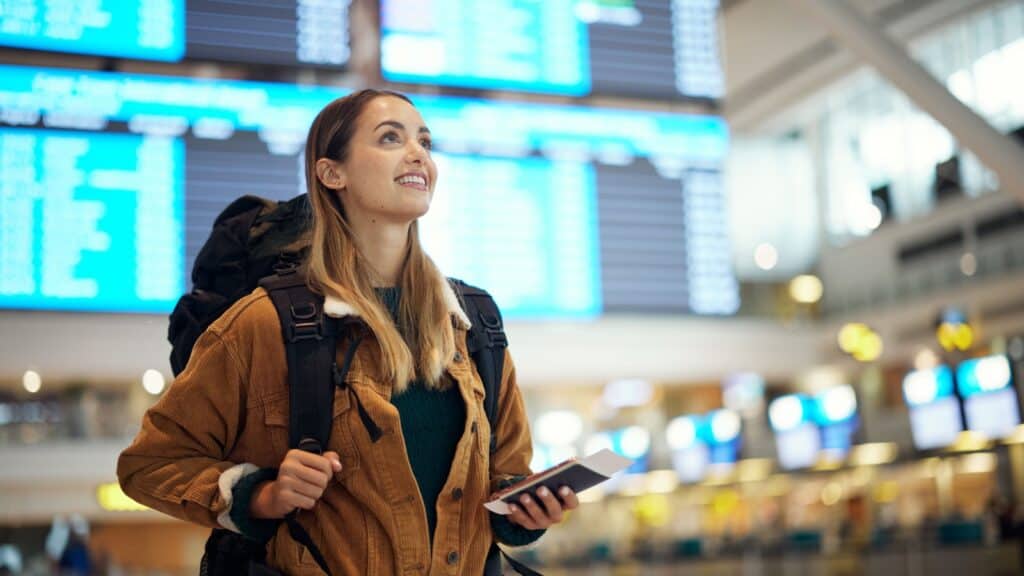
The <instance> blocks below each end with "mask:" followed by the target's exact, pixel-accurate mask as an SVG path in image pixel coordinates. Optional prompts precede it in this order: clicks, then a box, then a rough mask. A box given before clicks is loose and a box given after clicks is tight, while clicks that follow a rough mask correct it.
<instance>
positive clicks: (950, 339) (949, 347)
mask: <svg viewBox="0 0 1024 576" xmlns="http://www.w3.org/2000/svg"><path fill="white" fill-rule="evenodd" d="M935 337H936V339H938V341H939V346H942V349H943V350H946V351H947V352H952V351H953V350H960V351H961V352H963V351H965V350H968V349H970V347H971V345H972V344H974V330H972V329H971V325H970V324H952V323H950V322H943V323H942V324H939V327H938V329H936V330H935Z"/></svg>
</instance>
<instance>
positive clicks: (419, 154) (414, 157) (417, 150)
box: [406, 141, 429, 164]
mask: <svg viewBox="0 0 1024 576" xmlns="http://www.w3.org/2000/svg"><path fill="white" fill-rule="evenodd" d="M406 150H407V151H406V160H408V161H409V162H412V163H414V164H423V162H424V161H425V160H426V158H427V155H428V154H429V153H428V152H427V149H426V148H424V147H423V145H422V144H420V143H419V142H417V141H410V144H409V145H408V146H407V147H406Z"/></svg>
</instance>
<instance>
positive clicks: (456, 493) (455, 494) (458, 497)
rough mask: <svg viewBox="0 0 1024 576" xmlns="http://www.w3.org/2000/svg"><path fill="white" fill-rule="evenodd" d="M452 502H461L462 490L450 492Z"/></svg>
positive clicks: (457, 489)
mask: <svg viewBox="0 0 1024 576" xmlns="http://www.w3.org/2000/svg"><path fill="white" fill-rule="evenodd" d="M452 500H455V501H456V502H458V501H459V500H462V488H456V489H455V490H452Z"/></svg>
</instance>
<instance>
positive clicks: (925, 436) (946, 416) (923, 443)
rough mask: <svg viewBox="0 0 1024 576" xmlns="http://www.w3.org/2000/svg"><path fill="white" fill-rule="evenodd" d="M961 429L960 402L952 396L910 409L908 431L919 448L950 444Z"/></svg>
mask: <svg viewBox="0 0 1024 576" xmlns="http://www.w3.org/2000/svg"><path fill="white" fill-rule="evenodd" d="M963 429H964V426H963V418H962V417H961V416H960V404H959V403H958V402H957V400H956V398H954V397H952V396H947V397H945V398H940V399H938V400H936V401H934V402H931V403H929V404H924V405H921V406H915V407H913V408H911V409H910V432H911V434H912V435H913V437H914V446H916V447H917V448H918V449H920V450H934V449H938V448H945V447H947V446H950V445H951V444H953V442H954V441H956V437H957V435H959V434H960V432H963Z"/></svg>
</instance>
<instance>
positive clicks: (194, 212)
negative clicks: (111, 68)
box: [0, 66, 739, 318]
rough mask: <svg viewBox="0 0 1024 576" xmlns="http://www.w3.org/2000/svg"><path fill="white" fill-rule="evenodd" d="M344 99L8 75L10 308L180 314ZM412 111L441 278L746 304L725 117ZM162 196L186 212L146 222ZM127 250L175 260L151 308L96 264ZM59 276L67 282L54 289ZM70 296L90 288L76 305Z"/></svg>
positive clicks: (530, 294) (468, 105) (318, 91)
mask: <svg viewBox="0 0 1024 576" xmlns="http://www.w3.org/2000/svg"><path fill="white" fill-rule="evenodd" d="M345 93H346V92H345V91H344V90H342V89H337V88H325V87H309V86H296V85H290V84H270V83H258V82H241V81H227V80H199V79H189V78H174V77H165V76H146V75H138V74H135V75H131V74H115V73H103V72H83V71H71V70H54V69H38V68H24V67H13V66H0V130H3V139H2V140H0V155H2V157H3V158H4V159H5V160H4V162H6V164H5V166H10V167H16V169H15V168H6V167H5V168H4V169H3V170H2V171H0V190H2V193H0V194H2V196H0V198H2V202H3V203H4V204H3V206H4V208H3V210H0V235H2V238H0V240H2V243H0V244H2V245H3V246H4V250H3V252H2V253H0V267H2V269H3V270H4V271H5V273H4V276H5V278H6V277H12V278H13V277H17V278H20V280H17V281H14V280H11V281H10V283H8V284H6V285H3V286H2V287H0V308H33V309H39V308H49V309H60V310H105V311H131V312H144V311H148V312H157V313H166V312H168V311H169V310H170V309H171V307H172V306H173V303H174V297H173V294H179V293H180V292H181V291H182V290H184V289H187V288H188V285H187V277H188V276H187V272H188V270H190V269H191V266H192V262H193V260H194V259H195V256H196V254H197V253H198V251H199V249H200V247H201V246H202V244H203V242H205V240H206V238H207V236H208V235H209V231H210V228H211V226H212V224H213V221H214V219H215V217H216V216H217V214H218V213H219V212H220V210H222V209H223V208H224V207H226V206H227V205H228V203H229V202H231V200H233V199H234V198H237V197H238V196H241V195H243V194H256V195H260V196H264V197H268V198H273V199H278V200H283V199H287V198H291V197H293V196H295V195H296V194H299V193H301V192H303V191H304V190H305V184H304V180H303V178H304V177H303V174H302V162H303V159H302V149H303V146H304V142H305V137H306V131H307V129H308V126H309V125H310V123H311V121H312V119H313V118H314V116H315V115H316V113H317V112H318V111H319V110H320V109H321V108H322V107H323V106H324V105H325V104H327V103H328V102H330V101H331V100H333V99H335V98H337V97H339V96H342V95H344V94H345ZM414 101H415V103H416V106H417V108H418V109H419V110H420V112H421V113H422V115H423V116H424V118H425V119H426V121H427V123H428V125H430V127H431V130H432V132H433V134H434V141H435V147H436V148H435V150H436V151H435V154H434V157H435V160H436V162H437V164H438V166H439V169H440V177H439V181H438V186H437V190H436V191H435V195H434V198H435V200H434V202H435V204H434V206H433V207H432V209H431V212H430V213H429V214H428V215H427V216H426V217H425V218H424V219H423V221H422V227H421V234H422V238H423V242H424V246H425V247H426V249H427V251H428V253H430V254H431V255H433V256H434V257H435V259H436V260H437V261H438V263H439V265H440V266H441V269H442V270H443V271H445V272H446V273H447V274H449V275H452V276H458V277H462V278H463V279H465V280H466V281H468V282H471V283H475V284H478V285H481V286H483V287H485V288H488V289H489V290H491V291H492V292H493V293H494V295H495V297H496V298H497V300H498V302H499V304H501V305H502V307H503V310H504V312H505V313H506V314H507V315H508V316H509V317H512V318H516V317H518V318H529V317H592V316H595V315H597V314H601V313H608V312H651V313H664V312H680V313H697V314H732V313H733V312H735V311H736V309H737V308H738V306H739V288H738V284H737V282H736V279H735V276H734V275H733V272H732V263H731V253H730V249H729V244H728V236H727V231H726V227H727V221H726V217H725V202H724V197H723V194H722V181H721V173H720V170H721V162H722V158H723V156H724V154H725V150H726V146H727V142H728V138H727V131H726V126H725V124H724V122H722V120H721V119H719V118H716V117H709V116H690V115H678V114H663V113H649V112H639V111H629V110H616V109H605V108H587V107H579V106H555V105H542V104H525V103H518V104H514V103H507V102H491V101H485V100H475V99H464V98H451V97H440V96H420V97H416V98H414ZM72 142H73V143H72ZM58 147H63V148H59V149H60V150H61V153H59V154H58V153H56V152H54V151H55V150H58ZM69 147H70V148H69ZM133 147H134V148H133ZM133 149H134V150H136V152H135V153H131V154H128V155H127V156H126V155H125V153H126V151H130V150H133ZM68 150H74V151H75V152H74V153H70V152H68ZM110 156H113V157H110ZM26 166H32V167H33V168H32V169H31V170H29V169H27V168H25V167H26ZM133 170H134V171H135V172H132V171H133ZM139 171H144V172H146V173H147V174H149V173H154V171H155V173H159V174H161V175H162V178H160V179H158V180H152V179H150V178H139V177H138V172H139ZM133 174H134V175H133ZM157 183H159V185H158V184H157ZM58 184H59V185H58ZM113 190H128V191H131V192H132V194H134V196H135V199H134V200H130V201H129V200H124V199H123V198H122V196H126V195H124V194H120V195H119V194H116V193H113V192H112V191H113ZM108 191H110V192H108ZM117 202H120V203H126V204H118V206H120V208H118V207H117V206H115V205H114V204H113V203H117ZM152 203H158V204H159V205H160V206H165V205H166V206H178V207H180V209H177V210H171V209H160V210H153V211H151V212H148V213H146V214H148V216H147V215H144V213H143V212H140V210H143V209H144V208H145V207H146V206H149V205H150V204H152ZM15 215H17V216H15ZM154 218H156V219H158V220H159V223H154V222H153V221H152V219H154ZM157 224H159V225H157ZM79 233H81V235H77V236H73V235H75V234H79ZM172 236H173V238H172ZM96 238H103V240H98V239H96ZM126 242H127V243H129V244H124V243H126ZM129 245H130V246H129ZM123 246H129V247H127V248H125V247H123ZM481 246H485V247H486V250H480V247H481ZM129 248H130V252H131V253H132V254H135V256H134V257H135V258H136V259H139V260H146V261H147V262H148V261H149V260H148V259H147V258H145V257H143V255H146V254H164V253H169V254H178V253H180V254H181V255H180V256H174V257H171V256H168V257H167V258H165V259H163V260H161V261H160V264H159V266H161V268H159V269H158V270H156V271H155V273H154V274H153V275H150V274H148V273H143V272H137V273H136V276H138V277H140V278H143V277H149V276H159V277H161V278H167V280H161V281H160V282H161V286H162V288H161V289H160V291H159V293H160V294H161V295H160V296H159V297H155V296H153V292H154V290H155V289H153V288H152V287H146V288H143V285H145V286H149V284H148V283H151V282H156V281H155V280H147V281H145V282H144V281H142V280H139V281H138V285H136V280H134V279H132V280H129V276H125V275H121V274H116V273H114V272H113V271H111V270H107V269H106V268H103V267H102V266H99V265H98V264H95V262H96V261H97V260H96V258H99V254H93V253H103V254H106V253H107V252H108V251H114V253H115V254H120V255H121V256H119V258H121V259H119V260H117V261H118V262H121V263H124V262H127V260H124V259H123V258H124V257H125V255H126V254H129V252H128V251H129ZM117 250H122V251H121V252H117ZM638 255H643V257H642V258H640V257H638ZM105 257H106V256H105ZM111 258H112V257H111ZM106 261H109V262H113V261H114V260H112V259H111V260H106ZM151 265H152V266H156V264H146V266H151ZM44 276H45V278H44ZM47 278H62V279H64V280H67V279H69V278H70V279H72V280H74V282H70V283H68V282H64V281H61V282H58V284H60V285H61V287H60V288H59V289H58V288H57V287H55V286H56V284H54V283H53V282H51V281H50V280H47ZM104 278H105V279H106V280H103V279H104ZM26 279H30V280H31V281H27V280H26ZM77 280H85V281H86V282H84V283H79V282H78V281H77ZM104 282H122V283H126V284H125V285H124V286H120V287H117V288H114V287H106V288H104V287H103V286H105V284H104ZM92 284H96V285H97V286H99V287H98V288H96V289H93V288H89V287H88V286H91V285H92ZM71 286H80V287H81V286H85V287H83V288H81V289H80V290H79V289H76V291H75V292H74V294H75V296H74V297H71V296H69V295H68V294H67V293H66V292H67V291H69V290H71V288H70V287H71ZM129 291H133V292H132V294H133V295H132V296H131V297H127V296H124V297H122V296H117V294H122V295H125V294H128V292H129ZM101 293H102V294H106V295H109V297H101ZM86 300H88V301H89V302H88V303H87V302H86Z"/></svg>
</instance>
